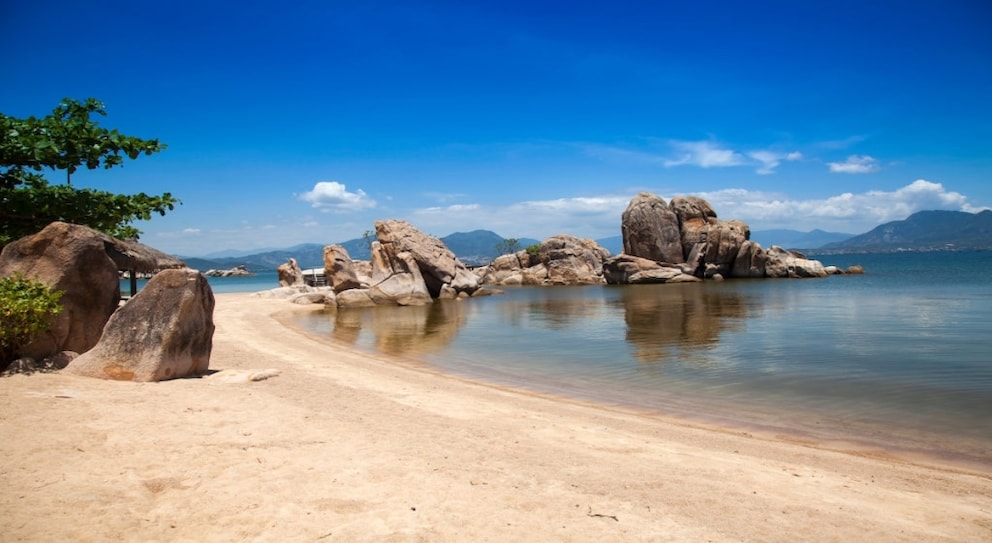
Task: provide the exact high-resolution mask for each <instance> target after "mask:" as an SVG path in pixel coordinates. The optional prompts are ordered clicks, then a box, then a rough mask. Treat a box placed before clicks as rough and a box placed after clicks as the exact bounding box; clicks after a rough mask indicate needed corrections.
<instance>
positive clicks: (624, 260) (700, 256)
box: [476, 192, 831, 285]
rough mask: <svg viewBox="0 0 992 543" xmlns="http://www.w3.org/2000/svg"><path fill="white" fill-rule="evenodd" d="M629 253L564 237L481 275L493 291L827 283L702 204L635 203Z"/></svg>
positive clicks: (626, 241) (648, 197)
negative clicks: (729, 280)
mask: <svg viewBox="0 0 992 543" xmlns="http://www.w3.org/2000/svg"><path fill="white" fill-rule="evenodd" d="M620 228H621V232H622V237H623V253H622V254H620V255H617V256H612V257H611V256H610V254H609V252H608V251H606V249H604V248H602V247H601V246H599V244H597V243H596V242H594V241H592V240H588V239H579V238H576V237H573V236H566V235H558V236H553V237H551V238H548V239H547V240H545V241H544V242H543V243H541V244H540V247H539V249H538V250H537V251H519V252H517V253H515V254H510V255H503V256H500V257H499V258H497V259H495V260H494V261H493V262H492V264H490V265H489V266H485V267H483V268H480V269H478V270H476V273H477V274H478V275H479V277H480V279H481V280H482V281H483V282H484V283H487V284H497V285H558V284H570V285H572V284H597V283H607V284H636V283H677V282H692V281H701V280H703V279H722V278H726V277H823V276H825V275H828V273H830V271H831V270H830V269H828V268H824V267H823V265H822V264H821V263H820V262H818V261H816V260H810V259H807V258H806V257H805V256H804V255H802V254H801V253H798V252H795V251H788V250H785V249H782V248H780V247H776V246H773V247H771V248H770V249H768V250H765V249H762V247H761V246H760V245H759V244H757V243H755V242H753V241H751V240H750V237H751V231H750V228H749V227H748V225H747V224H745V223H743V222H741V221H736V220H730V221H723V220H720V219H718V218H717V215H716V211H714V210H713V207H712V206H711V205H710V204H709V202H707V201H706V200H704V199H702V198H697V197H693V196H679V197H676V198H673V199H672V201H671V202H668V203H666V202H665V200H663V199H662V198H660V197H658V196H656V195H654V194H651V193H647V192H642V193H640V194H638V195H637V196H635V197H634V198H633V199H632V200H631V201H630V204H629V205H628V206H627V209H626V210H625V211H624V212H623V215H622V217H621V224H620Z"/></svg>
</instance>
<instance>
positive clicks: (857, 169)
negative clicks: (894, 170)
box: [827, 155, 880, 173]
mask: <svg viewBox="0 0 992 543" xmlns="http://www.w3.org/2000/svg"><path fill="white" fill-rule="evenodd" d="M827 166H830V171H831V172H833V173H872V172H877V171H878V170H879V169H880V168H879V165H878V160H875V159H874V158H872V157H870V156H868V155H851V156H849V157H847V160H845V161H844V162H828V163H827Z"/></svg>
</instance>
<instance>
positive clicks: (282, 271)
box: [276, 258, 306, 287]
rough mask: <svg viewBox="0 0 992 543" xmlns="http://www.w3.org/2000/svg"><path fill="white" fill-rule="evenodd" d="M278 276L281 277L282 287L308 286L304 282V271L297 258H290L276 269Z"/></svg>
mask: <svg viewBox="0 0 992 543" xmlns="http://www.w3.org/2000/svg"><path fill="white" fill-rule="evenodd" d="M276 275H278V276H279V286H280V287H295V286H299V285H304V284H306V283H305V282H304V280H303V270H301V269H300V265H299V264H298V263H297V262H296V259H295V258H290V259H289V261H288V262H286V263H285V264H280V265H279V266H278V267H277V268H276Z"/></svg>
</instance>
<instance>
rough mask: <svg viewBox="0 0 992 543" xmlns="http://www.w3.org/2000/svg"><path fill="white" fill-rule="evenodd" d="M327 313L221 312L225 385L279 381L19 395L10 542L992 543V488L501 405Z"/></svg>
mask: <svg viewBox="0 0 992 543" xmlns="http://www.w3.org/2000/svg"><path fill="white" fill-rule="evenodd" d="M469 303H471V302H469ZM306 310H312V309H308V308H305V307H300V306H293V305H292V304H289V303H287V302H284V301H273V300H262V299H258V298H254V297H251V296H249V295H220V296H218V302H217V310H216V314H215V317H216V322H217V333H216V335H215V344H214V351H213V357H212V360H211V368H212V369H217V370H231V369H246V370H252V369H254V370H264V369H276V370H279V371H280V374H279V375H278V376H276V377H272V378H269V379H267V380H263V381H255V382H245V381H244V380H243V379H242V380H239V379H231V380H232V381H234V382H227V381H226V380H224V379H221V378H218V377H219V376H222V375H224V373H223V372H222V373H220V374H217V375H216V376H214V377H213V378H209V379H185V380H177V381H170V382H164V383H157V384H136V383H119V382H108V381H101V380H96V379H89V378H85V377H75V376H69V375H57V374H45V375H40V374H36V375H32V376H20V375H18V376H13V377H9V378H3V379H0V540H2V541H118V540H123V541H278V542H284V541H790V542H791V541H914V542H915V541H986V542H987V541H992V470H982V469H980V468H979V469H978V470H975V469H973V468H961V469H954V468H948V467H946V466H945V467H936V466H926V465H921V464H920V463H918V462H917V463H915V464H914V463H910V462H908V461H905V460H898V459H885V458H878V457H866V456H863V455H856V454H851V453H842V452H835V451H830V450H827V449H824V448H817V447H813V446H809V445H802V444H796V443H787V442H784V441H780V440H775V439H766V438H761V437H758V436H755V435H751V434H747V433H742V432H730V431H722V430H717V429H707V428H701V427H696V426H691V425H687V424H685V423H681V422H678V421H673V420H667V419H664V418H661V417H654V416H644V415H638V414H635V413H626V412H622V411H618V410H611V409H605V408H599V407H596V406H588V405H581V404H578V403H574V402H567V401H555V400H551V399H547V398H540V397H536V396H533V395H527V394H523V393H518V392H513V391H506V390H500V389H497V388H493V387H489V386H485V385H481V384H475V383H471V382H466V381H464V380H460V379H456V378H452V377H446V376H442V375H436V374H432V373H430V372H426V371H421V370H417V369H414V368H410V367H405V366H402V365H398V364H395V363H391V362H390V361H389V360H384V359H377V358H375V357H370V356H369V355H367V354H362V353H358V352H353V351H351V350H349V349H347V348H344V347H340V346H329V345H328V344H325V343H322V342H320V341H318V340H315V339H313V338H309V337H306V336H304V335H302V334H301V333H298V332H295V331H293V330H291V329H288V328H286V327H284V326H283V325H281V324H279V323H278V322H277V321H276V320H275V318H274V316H273V315H274V314H275V313H277V312H282V311H306ZM239 381H240V382H239Z"/></svg>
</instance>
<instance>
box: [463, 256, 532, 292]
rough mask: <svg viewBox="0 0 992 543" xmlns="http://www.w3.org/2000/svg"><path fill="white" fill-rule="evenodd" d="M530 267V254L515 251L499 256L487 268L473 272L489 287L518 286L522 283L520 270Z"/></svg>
mask: <svg viewBox="0 0 992 543" xmlns="http://www.w3.org/2000/svg"><path fill="white" fill-rule="evenodd" d="M529 266H530V254H529V253H528V252H527V251H517V252H516V253H512V254H508V255H500V256H498V257H496V258H495V259H493V261H492V262H491V263H490V264H489V265H488V266H483V267H481V268H478V269H477V270H475V272H476V275H477V277H479V280H480V282H482V283H485V284H490V285H520V284H522V283H523V275H522V273H521V270H523V269H524V268H527V267H529Z"/></svg>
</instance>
